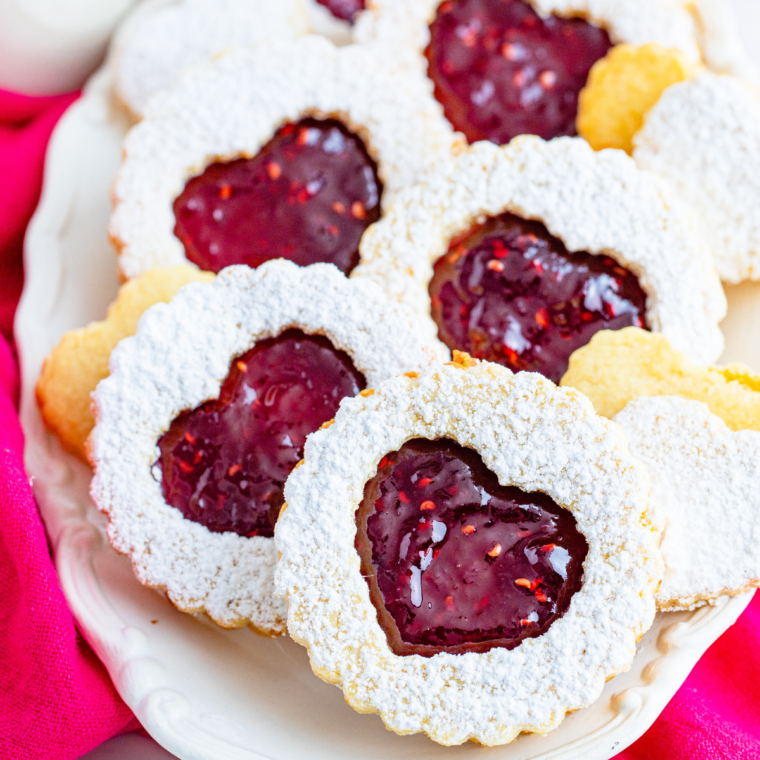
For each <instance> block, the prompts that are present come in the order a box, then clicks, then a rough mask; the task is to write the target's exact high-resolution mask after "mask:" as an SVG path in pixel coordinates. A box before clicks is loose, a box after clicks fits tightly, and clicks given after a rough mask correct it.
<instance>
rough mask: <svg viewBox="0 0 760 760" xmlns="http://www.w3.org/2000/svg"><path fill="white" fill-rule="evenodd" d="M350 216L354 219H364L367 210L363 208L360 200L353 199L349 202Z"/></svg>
mask: <svg viewBox="0 0 760 760" xmlns="http://www.w3.org/2000/svg"><path fill="white" fill-rule="evenodd" d="M351 216H353V217H354V219H366V217H367V210H366V209H365V208H364V204H363V203H362V202H361V201H354V202H353V203H352V204H351Z"/></svg>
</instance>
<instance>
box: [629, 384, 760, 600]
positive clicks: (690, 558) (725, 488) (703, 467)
mask: <svg viewBox="0 0 760 760" xmlns="http://www.w3.org/2000/svg"><path fill="white" fill-rule="evenodd" d="M615 422H617V423H618V424H620V425H622V427H623V430H625V433H626V437H627V438H628V445H629V447H630V450H631V454H633V455H634V456H635V457H636V458H637V459H640V460H641V461H642V462H643V463H644V464H645V465H646V466H647V468H648V470H649V475H650V477H651V500H652V504H653V505H656V508H657V511H658V512H659V513H660V515H661V517H662V518H663V519H664V520H665V523H666V525H665V529H664V532H663V536H662V543H661V545H660V548H661V550H662V556H663V560H664V562H665V572H664V575H663V579H662V584H661V586H660V588H659V589H658V591H657V595H656V597H655V598H656V600H657V607H658V608H659V609H661V610H690V609H694V607H699V606H701V605H703V604H706V603H715V602H716V601H717V600H718V599H719V598H720V597H722V596H726V595H728V596H735V595H736V594H741V593H743V592H744V591H749V590H750V589H752V588H754V587H757V586H760V488H758V483H760V433H758V432H755V431H751V430H743V431H739V432H733V431H731V430H729V429H728V427H726V424H725V422H723V420H721V419H720V418H719V417H716V416H715V415H714V414H711V413H710V410H709V409H708V407H707V406H706V405H705V404H702V403H699V402H698V401H687V400H686V399H682V398H677V397H674V396H661V397H658V398H640V399H636V400H635V401H632V402H631V403H630V404H628V406H626V407H625V409H623V411H622V412H620V414H618V415H617V416H616V417H615Z"/></svg>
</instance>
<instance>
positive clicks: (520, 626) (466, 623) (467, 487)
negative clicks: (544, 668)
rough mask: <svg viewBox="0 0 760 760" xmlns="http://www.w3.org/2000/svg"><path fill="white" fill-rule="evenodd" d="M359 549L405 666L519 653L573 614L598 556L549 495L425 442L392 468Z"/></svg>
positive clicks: (396, 457) (444, 444)
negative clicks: (417, 659) (504, 482)
mask: <svg viewBox="0 0 760 760" xmlns="http://www.w3.org/2000/svg"><path fill="white" fill-rule="evenodd" d="M356 525H357V533H356V548H357V551H358V552H359V556H360V558H361V568H362V575H364V576H365V577H366V579H367V583H368V584H369V588H370V598H371V600H372V603H373V604H374V606H375V608H376V609H377V615H378V621H379V623H380V625H381V627H382V628H383V630H384V631H385V633H386V635H387V637H388V643H389V646H390V648H391V650H392V651H393V652H395V653H396V654H398V655H409V654H419V655H423V656H425V657H431V656H433V655H434V654H437V653H438V652H450V653H452V654H461V653H463V652H485V651H488V650H489V649H492V648H493V647H505V648H507V649H514V648H515V647H516V646H518V645H519V644H520V642H521V641H523V640H524V639H526V638H535V637H536V636H540V635H541V634H542V633H544V632H546V630H547V629H548V628H549V626H550V625H551V624H552V623H553V622H554V621H555V620H557V619H558V618H560V617H562V615H564V614H565V612H567V609H568V607H569V605H570V599H571V598H572V596H573V594H575V592H576V591H578V590H579V589H580V587H581V583H582V580H583V562H584V560H585V558H586V553H587V551H588V546H587V544H586V539H585V538H584V537H583V535H582V534H581V533H580V532H579V531H578V529H577V527H576V523H575V518H574V517H573V515H572V514H571V513H570V512H569V511H567V510H565V509H562V508H561V507H559V506H558V505H557V504H555V503H554V501H552V499H550V498H549V497H548V496H546V495H545V494H540V493H525V492H524V491H521V490H520V489H519V488H515V487H512V486H510V487H505V486H501V485H499V482H498V480H497V479H496V476H495V475H494V474H493V473H492V472H491V471H490V470H489V469H488V468H487V467H486V466H485V464H484V463H483V460H482V459H481V458H480V457H479V456H478V455H477V454H476V453H475V452H474V451H471V450H469V449H465V448H463V447H462V446H460V445H458V444H456V443H454V442H453V441H449V440H437V441H426V440H421V439H416V440H412V441H409V442H408V443H405V444H404V445H403V446H402V447H401V449H400V450H399V451H394V452H393V453H391V454H388V455H387V456H385V457H383V459H382V460H381V461H380V465H379V467H378V470H377V474H376V475H375V476H374V477H373V478H372V479H371V480H369V481H368V482H367V484H366V486H365V488H364V499H363V500H362V503H361V505H360V506H359V509H358V510H357V512H356Z"/></svg>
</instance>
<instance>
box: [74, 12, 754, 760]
mask: <svg viewBox="0 0 760 760" xmlns="http://www.w3.org/2000/svg"><path fill="white" fill-rule="evenodd" d="M731 1H732V3H733V5H734V8H735V9H736V13H737V16H738V18H739V19H740V20H741V23H740V24H739V29H740V33H741V36H742V39H743V41H744V44H745V46H746V49H747V52H748V53H749V54H750V56H751V57H752V58H753V60H754V61H755V62H756V63H758V64H760V0H731ZM174 757H175V756H174V755H172V754H170V753H169V752H167V751H166V750H164V749H163V748H162V747H160V746H159V745H158V744H157V743H156V742H154V741H153V740H152V739H149V738H147V737H145V736H142V735H140V734H136V733H130V734H125V735H123V736H119V737H116V738H114V739H111V740H109V741H107V742H105V743H104V744H102V745H101V746H100V747H98V748H97V749H95V750H93V751H92V752H88V753H87V754H86V755H83V756H82V758H81V760H172V758H174Z"/></svg>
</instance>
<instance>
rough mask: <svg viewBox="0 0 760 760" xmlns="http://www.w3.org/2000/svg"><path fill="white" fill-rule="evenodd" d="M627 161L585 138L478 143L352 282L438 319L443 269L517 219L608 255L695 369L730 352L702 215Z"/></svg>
mask: <svg viewBox="0 0 760 760" xmlns="http://www.w3.org/2000/svg"><path fill="white" fill-rule="evenodd" d="M666 190H667V188H665V187H664V186H663V185H662V184H661V183H660V181H659V180H658V179H657V178H656V177H655V176H654V175H651V174H649V173H647V172H643V171H640V170H639V169H637V168H636V164H635V163H634V162H633V160H632V159H631V158H629V157H628V156H626V155H625V154H624V153H623V152H622V151H617V150H604V151H600V152H597V153H595V152H594V151H593V150H592V149H591V148H590V146H589V145H588V144H587V143H586V142H585V141H584V140H581V139H580V138H572V137H563V138H558V139H555V140H551V141H550V142H545V141H543V140H541V139H540V138H537V137H518V138H516V139H515V140H513V141H512V142H511V143H510V144H509V145H508V146H504V147H497V146H495V145H492V144H491V143H485V142H483V143H476V144H475V145H472V146H470V147H469V148H468V149H467V150H466V151H463V152H462V153H461V154H460V155H459V156H458V157H457V158H456V160H455V161H452V162H451V163H450V164H448V165H446V166H444V167H443V168H442V169H441V170H440V171H439V172H438V173H437V174H436V175H435V176H434V177H431V178H430V181H429V182H427V183H425V184H423V185H419V186H417V187H415V188H412V189H410V190H408V191H406V192H404V193H403V194H402V195H401V196H400V197H399V198H398V199H397V201H396V202H395V203H394V205H393V207H392V208H391V209H390V211H389V213H388V214H387V215H386V217H385V218H384V219H381V220H380V221H379V222H378V223H377V224H375V225H373V226H371V227H370V228H369V229H368V230H367V231H366V233H365V234H364V237H363V238H362V241H361V246H360V254H361V263H360V265H359V266H358V267H357V268H356V269H355V270H354V271H353V272H352V275H351V276H352V277H356V278H360V277H368V278H370V279H372V280H374V281H376V282H378V283H379V284H380V285H381V286H382V288H383V289H384V290H385V292H386V293H387V294H388V295H389V296H390V297H392V298H394V299H397V300H399V301H402V302H404V303H407V304H409V305H410V306H412V307H413V308H415V309H416V310H417V311H418V312H420V313H421V314H424V315H425V316H426V317H427V322H428V329H429V330H430V331H431V332H433V333H435V332H436V331H437V327H436V325H435V323H434V322H433V320H432V318H431V317H430V295H429V293H428V286H429V284H430V280H431V278H432V275H433V264H434V262H435V261H436V260H437V259H438V258H439V257H440V256H442V255H443V254H444V253H446V251H447V250H448V246H449V243H450V241H451V240H452V238H454V237H456V236H458V235H461V234H463V233H464V232H466V231H467V230H469V229H470V228H471V227H472V226H473V225H474V224H476V223H477V221H478V219H479V218H480V217H483V216H494V215H497V214H501V213H503V212H505V211H510V212H512V213H514V214H517V215H518V216H522V217H524V218H526V219H537V220H539V221H541V222H543V223H544V224H545V225H546V227H547V228H548V230H549V232H551V233H552V234H553V235H555V236H556V237H558V238H559V239H560V240H562V242H563V243H564V244H565V245H566V246H567V248H568V250H570V251H588V252H589V253H595V254H605V255H607V256H610V257H611V258H613V259H615V260H616V261H618V262H619V263H620V264H622V265H623V266H624V267H626V268H628V269H629V270H631V271H632V272H633V273H634V274H635V275H636V276H637V277H638V278H639V282H640V284H641V287H642V288H643V290H644V292H645V293H646V295H647V313H646V318H647V323H648V326H649V328H650V329H652V330H654V331H656V332H662V333H663V334H664V335H665V336H667V337H668V338H669V340H670V341H671V342H672V343H673V345H674V346H675V347H676V348H678V349H679V350H680V351H683V352H684V353H685V354H687V355H688V356H689V357H690V358H691V359H693V360H694V361H696V362H698V363H700V364H708V363H710V362H713V361H715V360H717V358H718V357H719V356H720V354H721V352H722V350H723V335H722V334H721V332H720V329H719V328H718V322H719V321H720V320H721V319H722V318H723V317H724V316H725V314H726V299H725V296H724V294H723V290H722V288H721V286H720V282H719V280H718V277H717V274H716V273H715V268H714V266H713V264H712V260H711V256H710V252H709V250H708V248H707V246H706V245H705V243H704V242H703V240H702V239H701V237H700V235H699V234H698V232H697V230H696V228H695V225H694V222H693V220H692V218H691V215H690V214H689V213H687V211H686V210H685V209H684V208H683V206H682V204H679V203H678V202H677V200H676V199H675V198H673V197H669V196H668V195H667V194H666Z"/></svg>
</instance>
